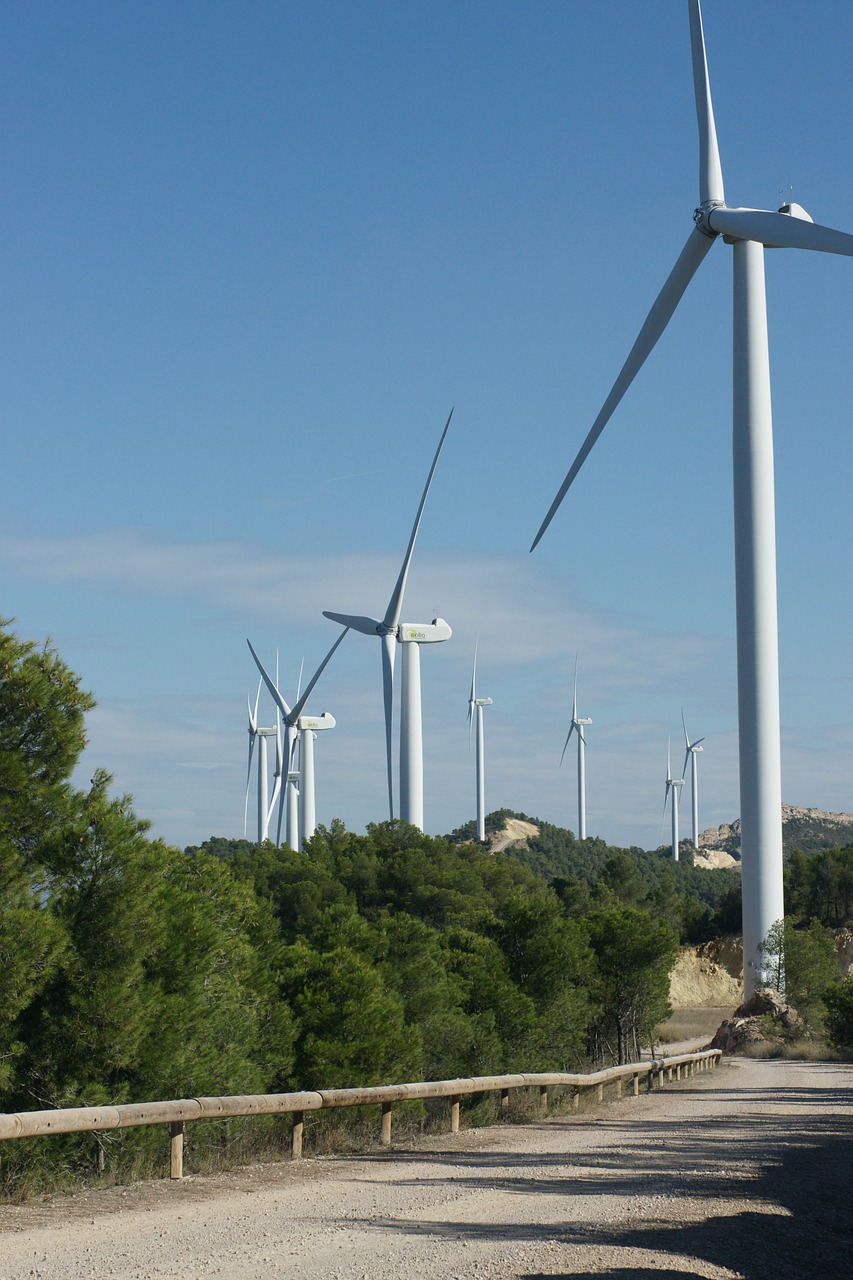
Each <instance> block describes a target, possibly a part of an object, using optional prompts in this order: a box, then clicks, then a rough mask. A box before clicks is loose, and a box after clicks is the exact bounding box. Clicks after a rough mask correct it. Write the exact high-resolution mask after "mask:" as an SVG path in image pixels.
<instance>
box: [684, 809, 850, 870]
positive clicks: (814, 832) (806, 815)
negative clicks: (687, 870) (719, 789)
mask: <svg viewBox="0 0 853 1280" xmlns="http://www.w3.org/2000/svg"><path fill="white" fill-rule="evenodd" d="M848 844H853V813H825V812H824V811H823V810H822V809H804V808H802V807H801V806H799V805H793V804H783V805H782V851H783V853H784V854H789V853H790V852H791V850H792V849H802V850H804V852H806V853H816V852H817V851H818V850H819V849H832V848H834V847H835V846H836V845H848ZM699 851H700V854H702V855H703V856H704V857H706V858H707V857H708V855H709V854H713V853H727V854H729V855H730V856H731V857H732V858H735V859H737V860H738V861H740V818H735V820H734V822H724V823H723V825H722V826H721V827H709V828H708V830H707V831H703V832H702V834H701V835H700V836H699ZM698 865H702V863H701V862H700V863H698ZM717 865H720V864H719V863H718V864H717Z"/></svg>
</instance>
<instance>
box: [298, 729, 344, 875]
mask: <svg viewBox="0 0 853 1280" xmlns="http://www.w3.org/2000/svg"><path fill="white" fill-rule="evenodd" d="M336 723H337V721H336V720H335V717H334V716H333V715H330V714H329V712H328V711H324V712H323V714H322V715H320V716H300V717H299V721H298V725H299V848H300V849H304V848H305V842H306V841H307V840H310V839H311V837H312V836H313V834H314V832H315V831H316V829H317V809H316V802H315V798H314V738H315V737H316V735H317V734H318V733H320V732H322V731H323V730H324V729H334V727H335V725H336Z"/></svg>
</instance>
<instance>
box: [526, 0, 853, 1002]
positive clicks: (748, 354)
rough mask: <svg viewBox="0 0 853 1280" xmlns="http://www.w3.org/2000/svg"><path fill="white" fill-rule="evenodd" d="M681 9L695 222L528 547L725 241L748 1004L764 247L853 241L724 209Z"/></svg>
mask: <svg viewBox="0 0 853 1280" xmlns="http://www.w3.org/2000/svg"><path fill="white" fill-rule="evenodd" d="M688 6H689V14H690V40H691V48H692V55H693V81H694V88H695V96H696V112H697V116H698V122H699V207H698V208H697V209H696V210H695V212H694V214H693V221H694V223H695V225H694V228H693V230H692V231H691V233H690V235H689V237H688V239H687V243H686V244H685V246H684V248H683V249H682V251H681V254H680V256H679V258H678V260H677V261H676V264H675V266H674V268H673V269H672V271H671V273H670V275H669V277H668V279H667V281H666V283H665V284H664V286H663V289H662V290H661V292H660V293H659V295H658V297H657V299H656V301H655V303H654V305H653V306H652V309H651V311H650V312H649V314H648V316H647V318H646V321H645V323H644V324H643V327H642V328H641V330H640V333H639V336H638V338H637V340H636V342H635V343H634V346H633V347H632V348H631V351H630V353H629V355H628V359H627V360H626V361H625V364H624V365H623V367H622V370H621V372H620V374H619V376H618V378H617V379H616V382H615V383H614V385H613V388H612V390H611V391H610V394H609V395H608V397H607V399H606V400H605V402H604V405H603V407H602V409H601V412H600V413H599V415H598V417H597V418H596V420H595V422H594V423H593V425H592V428H591V429H590V432H589V434H588V435H587V437H586V439H585V441H584V443H583V445H582V446H581V449H580V452H579V453H578V455H577V457H576V458H575V461H574V463H573V464H572V467H571V470H570V471H569V473H568V475H567V476H566V478H565V480H564V481H563V483H562V485H561V487H560V490H559V492H558V493H557V496H556V498H555V499H554V501H553V503H552V504H551V508H550V510H549V512H548V514H547V515H546V517H545V519H544V521H543V523H542V526H541V528H540V530H539V532H538V534H537V535H536V538H535V540H534V543H533V546H534V547H535V546H536V543H537V542H538V541H539V539H540V538H541V537H542V534H543V533H544V532H545V529H546V528H547V527H548V525H549V523H550V521H551V519H552V517H553V515H554V513H555V512H556V510H557V508H558V507H559V505H560V503H561V502H562V500H563V498H564V496H565V494H566V492H567V490H568V488H569V486H570V485H571V484H572V482H573V481H574V479H575V477H576V476H577V474H578V471H579V470H580V468H581V466H582V465H583V463H584V461H585V460H586V458H587V456H588V454H589V452H590V450H591V449H592V447H593V445H594V444H595V442H596V440H597V439H598V437H599V436H600V434H601V432H602V431H603V430H604V427H605V426H606V425H607V422H608V420H609V419H610V417H611V415H612V414H613V412H614V410H615V409H616V407H617V405H618V404H619V402H620V400H621V399H622V397H623V396H624V394H625V392H626V391H627V390H628V387H629V386H630V385H631V383H632V382H633V380H634V378H635V376H636V374H637V373H638V372H639V370H640V368H641V367H642V365H643V364H644V362H645V360H646V358H647V357H648V355H649V354H650V352H651V351H652V348H653V347H654V345H655V343H656V342H657V340H658V338H659V337H660V336H661V334H662V333H663V331H664V329H665V328H666V326H667V324H668V323H669V321H670V319H671V317H672V315H673V313H674V311H675V309H676V307H677V305H678V303H679V301H680V299H681V296H682V294H683V293H684V291H685V289H686V288H687V286H688V284H689V283H690V281H691V279H692V278H693V276H694V274H695V272H696V271H697V270H698V268H699V266H700V264H701V263H702V261H703V259H704V258H705V255H706V254H707V252H708V250H709V249H710V248H711V246H712V245H713V244H714V242H715V240H717V239H718V238H719V237H720V236H722V238H723V241H724V242H725V243H726V244H730V245H732V246H733V259H734V310H733V314H734V369H733V374H734V377H733V382H734V405H733V408H734V413H733V454H734V523H735V587H736V590H735V595H736V602H737V665H738V735H739V755H740V806H741V807H740V813H741V859H742V863H741V865H742V883H743V941H744V987H745V991H746V994H747V996H748V995H750V994H751V993H752V992H753V991H754V990H755V988H756V987H757V986H758V985H760V984H761V982H762V981H763V980H764V977H765V972H764V971H765V968H766V961H765V959H764V957H763V956H762V954H761V952H760V950H759V948H760V945H761V943H762V942H763V941H764V939H765V938H766V937H767V934H768V932H769V930H770V928H771V926H772V925H773V924H774V922H775V921H776V920H779V919H781V918H782V916H783V914H784V903H783V898H782V781H781V753H780V729H779V645H778V635H777V610H776V545H775V509H774V497H773V429H772V415H771V407H770V361H769V353H768V343H767V303H766V297H765V287H764V246H765V245H766V246H768V247H776V248H789V249H814V250H817V251H819V252H822V253H838V254H843V255H844V256H846V257H850V256H853V236H851V235H847V234H846V233H844V232H841V231H834V230H832V229H831V228H830V227H824V226H820V225H818V224H816V223H814V222H813V221H812V219H811V218H810V217H809V215H808V214H807V213H806V211H805V210H804V209H802V208H801V207H800V206H799V205H797V204H793V203H791V204H783V205H782V206H781V208H780V209H779V210H778V211H776V212H773V211H772V210H766V209H751V208H731V207H730V206H729V205H727V204H726V199H725V193H724V190H723V176H722V168H721V165H720V155H719V150H718V146H717V134H716V128H715V125H714V111H713V106H712V103H711V89H710V83H709V79H708V65H707V60H706V56H705V40H704V35H703V30H702V14H701V11H700V8H699V0H688ZM635 227H636V222H635V223H634V228H635ZM531 550H532V548H531Z"/></svg>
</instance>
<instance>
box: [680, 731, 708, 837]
mask: <svg viewBox="0 0 853 1280" xmlns="http://www.w3.org/2000/svg"><path fill="white" fill-rule="evenodd" d="M681 727H682V728H683V730H684V768H683V769H682V770H681V777H682V779H684V778H685V777H686V776H687V765H688V764H690V800H691V808H692V818H693V827H692V832H693V847H694V849H695V850H696V852H697V853H698V852H699V761H698V760H697V758H696V757H697V756H698V755H699V752H700V751H702V750H703V747H702V745H701V744H702V743H703V742H704V741H705V739H704V738H697V739H696V741H695V742H691V741H690V737H689V735H688V733H687V725H686V724H685V721H684V708H683V707H682V709H681Z"/></svg>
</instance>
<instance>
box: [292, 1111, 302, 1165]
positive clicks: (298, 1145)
mask: <svg viewBox="0 0 853 1280" xmlns="http://www.w3.org/2000/svg"><path fill="white" fill-rule="evenodd" d="M304 1129H305V1112H304V1111H294V1113H293V1134H292V1136H291V1139H290V1157H291V1159H292V1160H301V1159H302V1134H303V1132H304Z"/></svg>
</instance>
